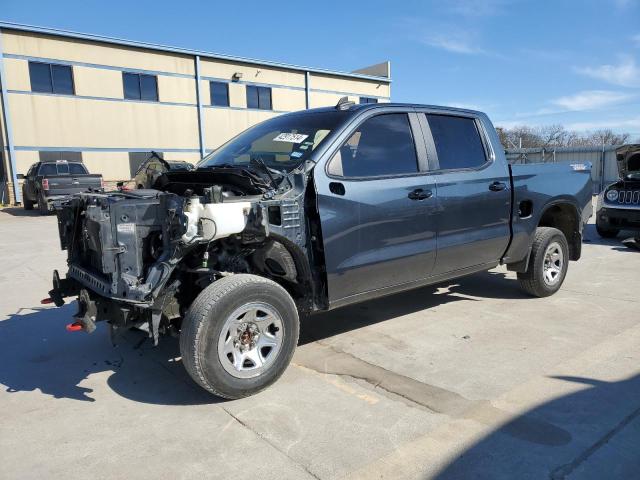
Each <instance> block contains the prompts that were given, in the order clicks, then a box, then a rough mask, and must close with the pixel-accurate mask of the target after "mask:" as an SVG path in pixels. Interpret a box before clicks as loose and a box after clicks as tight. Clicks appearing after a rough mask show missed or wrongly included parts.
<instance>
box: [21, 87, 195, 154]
mask: <svg viewBox="0 0 640 480" xmlns="http://www.w3.org/2000/svg"><path fill="white" fill-rule="evenodd" d="M9 104H10V107H11V111H12V117H13V135H14V141H15V144H16V145H24V146H39V145H40V146H48V147H116V148H157V149H162V148H198V118H197V109H196V108H195V107H182V106H173V105H162V104H156V103H141V102H117V101H106V100H91V99H76V98H73V97H68V96H56V95H21V94H14V95H11V96H10V97H9Z"/></svg>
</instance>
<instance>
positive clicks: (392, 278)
mask: <svg viewBox="0 0 640 480" xmlns="http://www.w3.org/2000/svg"><path fill="white" fill-rule="evenodd" d="M372 113H374V114H372ZM367 114H369V116H368V117H366V118H364V119H362V120H360V121H359V124H358V125H357V126H355V127H352V128H350V129H349V130H347V131H345V132H344V133H343V136H342V137H341V138H340V139H339V140H338V141H337V142H336V143H337V145H336V149H335V150H334V151H332V152H331V157H330V158H329V160H328V162H327V163H326V164H325V165H324V167H325V168H322V167H323V166H322V165H320V164H319V165H318V166H317V167H316V168H315V170H314V179H315V184H316V191H317V198H318V209H319V212H320V220H321V226H322V237H323V243H324V256H325V264H326V269H327V270H326V272H327V279H328V286H329V300H330V303H331V304H332V305H336V303H340V301H341V300H342V301H345V302H346V303H348V301H349V299H356V298H363V297H362V295H366V293H367V292H373V291H377V290H383V289H386V288H389V287H394V286H399V285H403V284H407V283H411V282H413V281H415V280H417V279H421V278H425V277H427V276H429V274H430V273H431V270H432V268H433V264H434V261H435V251H436V236H435V222H434V221H433V217H434V215H435V213H436V209H435V205H436V204H435V201H436V187H435V184H434V182H433V179H432V178H431V176H430V175H429V173H428V172H427V171H426V163H427V162H426V152H425V148H424V142H423V141H422V132H421V128H420V124H419V121H418V119H417V114H415V113H414V112H406V111H397V110H390V111H387V112H385V111H384V110H383V111H382V112H380V113H378V112H376V111H375V110H374V111H369V112H367ZM415 138H417V139H418V140H419V141H418V142H417V143H416V142H415V141H414V139H415Z"/></svg>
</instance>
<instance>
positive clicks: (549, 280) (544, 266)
mask: <svg viewBox="0 0 640 480" xmlns="http://www.w3.org/2000/svg"><path fill="white" fill-rule="evenodd" d="M568 266H569V245H568V244H567V239H566V238H565V236H564V233H562V232H561V231H560V230H558V229H557V228H551V227H538V228H537V229H536V233H535V236H534V239H533V246H532V247H531V256H530V257H529V266H528V268H527V271H526V272H524V273H518V281H519V282H520V287H521V288H522V289H523V290H524V291H525V292H527V293H528V294H530V295H533V296H534V297H548V296H549V295H553V294H554V293H556V292H557V291H558V290H559V289H560V287H561V286H562V282H564V278H565V276H566V274H567V267H568Z"/></svg>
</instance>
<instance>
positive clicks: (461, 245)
mask: <svg viewBox="0 0 640 480" xmlns="http://www.w3.org/2000/svg"><path fill="white" fill-rule="evenodd" d="M420 120H421V122H422V125H423V127H424V130H425V137H426V143H427V151H428V152H429V154H430V158H432V159H435V162H434V165H433V170H434V172H433V173H434V178H435V179H436V182H437V184H438V199H437V201H438V210H439V212H438V219H437V223H438V228H437V230H438V255H437V260H436V263H435V267H434V270H433V273H434V275H438V274H443V273H447V272H454V271H457V270H463V269H465V268H468V267H475V266H480V265H484V264H491V263H495V262H497V261H498V260H499V259H500V257H501V256H502V254H503V253H504V251H505V249H506V247H507V244H508V242H509V239H510V229H509V217H510V208H511V205H510V202H511V193H510V181H509V171H508V169H507V166H506V165H505V164H503V163H501V162H496V161H495V155H494V152H493V150H492V147H491V143H490V141H489V139H488V137H487V135H486V130H485V127H484V125H483V123H482V121H483V120H482V117H476V116H473V115H471V114H469V115H464V114H458V113H457V112H456V113H439V112H436V113H434V112H425V113H423V114H422V115H421V116H420Z"/></svg>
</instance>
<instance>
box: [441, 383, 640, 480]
mask: <svg viewBox="0 0 640 480" xmlns="http://www.w3.org/2000/svg"><path fill="white" fill-rule="evenodd" d="M551 378H554V379H556V380H560V381H565V382H571V383H573V384H575V385H578V386H579V387H578V389H577V390H576V389H572V390H573V392H572V393H569V394H566V395H563V396H560V397H557V398H554V399H553V400H550V401H547V402H545V403H542V404H540V405H539V406H537V407H535V408H533V409H531V410H528V411H525V412H523V413H521V414H519V415H517V416H516V417H515V418H513V419H512V420H510V421H508V422H506V423H504V424H503V425H501V426H499V427H498V428H497V429H495V430H493V431H491V432H490V433H488V434H487V435H486V436H484V437H482V438H481V439H479V440H478V441H477V442H475V443H473V444H472V445H470V446H469V447H467V448H465V449H463V450H462V451H460V452H459V453H458V454H457V455H456V456H455V457H454V458H453V459H452V461H451V462H450V463H449V464H448V465H446V466H445V467H444V468H442V469H441V470H440V471H439V472H438V473H437V474H435V475H433V476H429V478H436V479H438V480H448V479H455V480H465V479H499V478H505V479H506V478H550V479H551V480H556V479H557V480H559V479H564V478H588V479H598V478H607V479H627V478H637V477H638V468H640V462H639V460H638V456H637V455H636V454H635V453H632V452H638V451H639V450H640V428H638V425H637V422H638V420H639V419H640V408H639V406H638V398H640V374H636V375H633V376H630V377H628V378H626V379H624V380H620V381H614V382H607V381H600V380H596V379H591V378H580V377H564V376H557V377H551ZM527 419H529V420H531V419H533V420H535V422H530V421H527ZM545 424H546V425H553V426H555V428H556V429H558V430H559V431H564V432H565V437H564V438H563V441H562V442H556V443H549V442H546V441H536V437H540V434H543V433H545V432H544V431H542V430H539V429H538V431H537V430H536V428H535V427H536V425H545ZM532 427H534V428H533V429H532ZM523 429H524V430H525V431H526V430H529V431H530V433H532V434H533V437H532V438H531V439H527V437H526V436H524V437H523V436H515V438H514V435H513V434H512V433H513V432H514V431H515V432H521V431H522V430H523ZM536 433H538V435H536ZM548 439H549V435H547V434H544V435H543V436H542V437H541V438H540V440H548Z"/></svg>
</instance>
